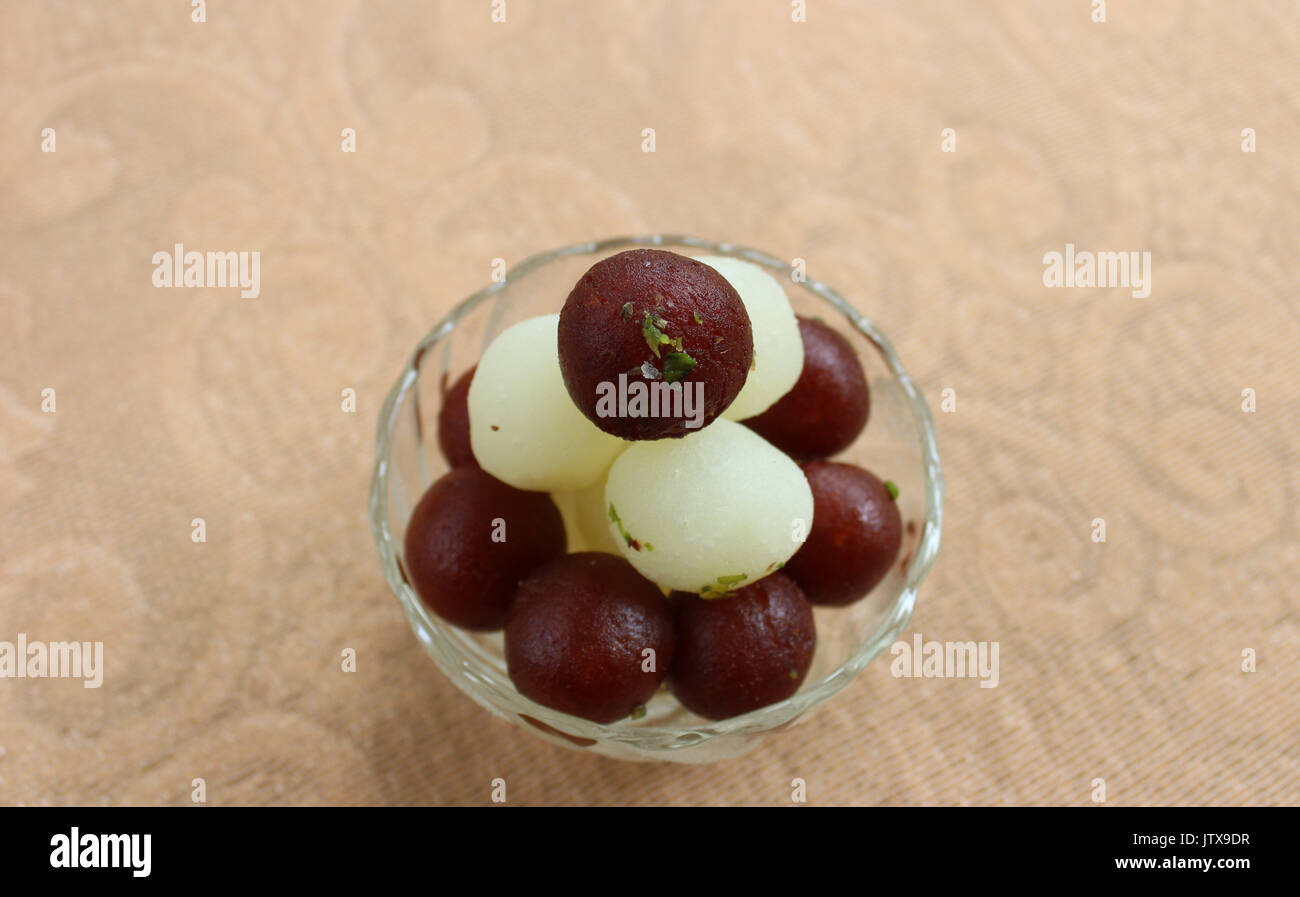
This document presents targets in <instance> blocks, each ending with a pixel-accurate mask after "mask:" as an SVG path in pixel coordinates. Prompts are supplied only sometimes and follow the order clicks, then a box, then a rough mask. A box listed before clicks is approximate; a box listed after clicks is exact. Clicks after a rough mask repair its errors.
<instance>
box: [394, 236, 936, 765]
mask: <svg viewBox="0 0 1300 897" xmlns="http://www.w3.org/2000/svg"><path fill="white" fill-rule="evenodd" d="M665 244H667V245H676V246H690V247H692V248H694V249H701V250H707V251H709V252H714V253H717V254H720V255H729V256H734V257H736V258H741V259H745V260H746V261H750V262H753V263H755V264H757V265H760V266H762V267H764V268H767V269H769V270H771V271H775V272H779V273H781V274H783V275H785V276H787V277H788V276H790V275H791V273H792V272H793V270H794V269H793V268H792V266H791V265H789V264H787V263H786V262H784V261H782V260H781V259H778V258H777V257H775V256H773V255H770V254H768V253H766V252H762V251H760V250H757V249H751V248H748V247H744V246H738V245H736V244H733V243H720V242H716V241H713V240H706V239H703V238H700V237H691V236H686V235H682V234H647V235H641V236H621V237H611V238H608V239H603V240H594V241H590V242H585V243H575V244H573V245H570V246H564V247H560V248H558V249H552V250H549V251H547V252H541V253H538V254H536V255H532V256H529V257H528V258H526V259H524V260H523V261H521V262H519V263H517V264H515V265H513V266H512V267H511V268H510V269H509V273H508V275H507V278H506V279H505V280H503V281H501V282H498V283H493V284H491V285H490V286H487V287H484V288H483V289H481V290H478V291H477V292H475V293H472V294H471V295H469V296H467V297H466V298H465V299H463V300H462V301H461V302H460V303H459V304H457V305H456V307H455V308H453V309H452V310H451V311H450V312H449V313H448V314H447V316H446V317H444V318H443V319H442V320H441V321H440V322H439V323H438V324H437V325H436V326H434V327H433V329H432V330H430V331H429V333H428V334H427V335H426V336H425V337H424V338H423V339H422V340H420V342H419V344H417V345H416V347H415V350H414V351H413V352H412V353H411V356H410V359H409V360H408V361H407V363H406V366H405V368H403V370H402V372H401V374H400V375H399V376H398V378H397V380H396V382H395V383H394V384H393V386H392V388H391V389H390V390H389V391H388V395H387V397H386V398H385V399H384V404H383V407H382V408H381V409H380V412H379V418H378V423H377V426H376V431H375V467H374V474H373V476H372V477H371V484H370V499H369V511H370V528H371V532H372V534H373V536H374V539H375V546H376V548H377V549H378V551H379V560H380V564H381V565H382V567H383V571H384V578H385V579H386V580H387V581H388V585H389V587H390V588H391V589H392V590H393V593H394V594H395V595H396V596H397V599H398V601H399V602H400V603H401V604H402V607H403V609H404V610H405V612H406V615H407V618H408V620H409V621H410V623H411V626H412V628H413V629H415V630H416V635H417V636H420V635H421V633H420V631H419V629H420V627H421V626H423V627H424V628H425V629H426V630H427V631H428V632H429V633H431V634H432V636H433V639H434V641H435V642H441V644H438V645H436V647H438V648H440V649H441V650H442V651H443V652H445V653H446V654H455V653H459V652H458V650H457V649H456V648H455V647H454V646H453V645H452V644H451V643H450V642H449V641H448V640H447V639H446V638H445V637H443V636H442V633H443V630H444V629H445V628H447V627H449V626H450V624H447V623H444V622H442V621H441V620H439V619H438V618H437V617H436V616H435V615H433V614H432V613H430V612H429V610H428V609H427V608H426V607H425V606H424V603H423V602H422V601H421V600H420V599H419V597H418V596H417V595H416V594H415V593H414V590H413V589H412V588H411V587H410V586H409V585H408V584H407V582H406V579H405V577H404V576H403V574H402V571H401V570H400V568H399V566H398V561H397V545H396V544H395V543H394V541H393V536H392V532H391V530H390V528H389V525H388V461H389V454H390V451H391V445H392V439H393V433H394V428H395V426H396V423H397V419H398V413H399V409H401V407H402V401H403V399H404V398H405V397H406V394H407V392H409V391H410V389H411V387H412V386H413V385H414V384H415V383H416V381H417V379H418V377H419V367H420V363H421V361H422V359H423V358H424V356H425V355H426V353H428V351H429V350H430V349H432V348H433V347H434V346H435V345H436V344H437V343H438V342H439V341H440V340H442V339H443V338H445V337H447V336H448V335H450V334H451V333H452V331H453V330H455V328H456V325H457V324H458V323H459V321H460V320H461V319H462V318H463V317H464V316H465V315H467V314H469V313H470V312H471V311H472V310H473V309H474V308H476V307H477V306H478V305H479V304H480V303H481V302H483V301H485V300H486V299H487V298H488V297H490V296H492V295H494V294H496V293H498V292H500V291H501V290H504V289H506V288H507V287H508V286H509V284H510V283H511V282H512V281H517V280H519V279H520V278H521V277H523V276H524V275H526V274H528V273H529V272H530V271H532V270H534V269H536V268H539V267H541V266H543V265H546V264H548V263H549V262H552V261H555V260H557V259H561V258H565V257H567V256H573V255H594V254H596V253H603V252H606V251H609V250H617V249H625V248H633V247H637V246H660V245H665ZM797 283H798V286H801V287H803V288H805V289H807V290H809V291H811V292H812V293H814V294H815V295H817V296H819V297H820V298H822V299H823V300H825V301H826V302H828V303H830V305H831V306H833V307H834V308H835V309H836V310H837V311H839V312H840V313H841V314H842V315H844V317H845V318H846V319H848V321H849V322H850V323H851V324H852V325H853V326H854V327H855V328H856V329H857V330H858V331H859V332H860V333H862V334H863V335H864V336H865V337H866V338H867V339H868V340H870V342H871V343H872V344H873V345H874V346H875V347H876V349H877V350H878V351H879V353H880V355H881V357H882V358H883V360H884V362H885V364H886V366H887V367H888V368H889V371H890V373H891V374H892V375H893V376H894V378H895V379H896V380H897V382H898V384H899V386H900V387H901V388H902V390H903V393H904V395H905V396H906V398H907V403H908V407H909V410H910V411H911V413H912V415H913V418H914V422H915V424H916V428H917V433H918V434H919V436H920V448H921V452H922V462H923V468H924V477H925V520H924V524H923V526H922V528H921V534H920V538H919V540H918V543H917V546H916V551H915V552H914V553H913V555H912V558H911V560H910V562H909V564H908V567H907V571H906V573H905V574H904V578H903V588H902V591H901V592H900V593H899V595H898V598H897V599H896V600H895V601H894V603H893V605H892V606H891V607H890V608H889V610H888V611H887V613H886V614H885V615H884V618H883V620H882V621H881V622H880V623H879V624H878V625H877V627H876V630H875V632H874V633H872V635H871V636H870V637H869V638H868V639H867V640H866V641H864V642H863V643H862V644H861V645H859V646H858V647H857V649H856V650H854V651H853V653H852V654H851V655H850V656H849V657H848V659H847V660H845V661H844V663H842V664H840V666H839V667H837V668H836V669H835V670H834V671H832V672H831V673H829V674H828V675H827V676H825V677H824V678H823V679H821V681H819V682H816V683H814V684H812V685H811V686H805V687H804V688H802V689H801V690H800V691H799V692H798V693H796V694H794V695H793V696H791V697H789V698H787V699H786V700H784V701H780V702H778V703H776V704H771V705H769V706H767V707H762V708H760V709H758V710H754V711H751V712H750V713H746V714H743V715H741V716H735V717H731V718H729V719H725V720H721V721H716V722H710V721H701V722H700V723H698V724H696V725H690V726H673V727H665V726H652V725H644V726H643V725H640V724H636V725H631V726H629V725H627V724H626V722H625V721H620V722H618V723H612V724H608V725H605V724H600V723H594V722H591V721H589V720H584V719H581V718H579V717H575V716H570V715H568V714H565V713H560V712H558V711H555V710H551V709H550V708H548V707H543V706H541V705H540V704H536V703H534V702H532V701H530V700H529V699H527V698H525V697H524V696H523V695H520V694H518V693H515V694H514V695H513V697H514V698H515V699H516V700H513V701H505V700H504V699H503V698H502V696H500V695H497V694H494V693H493V692H492V690H490V689H488V690H485V689H482V688H481V687H478V686H479V683H478V680H477V679H475V677H474V676H473V675H472V674H470V673H469V672H468V671H463V672H465V675H466V680H467V681H461V679H459V678H458V677H456V676H454V675H452V673H451V670H450V669H448V668H447V665H446V664H444V663H441V662H440V665H442V666H443V669H444V672H447V673H448V675H449V676H451V678H452V679H453V681H455V682H456V684H457V685H458V686H460V688H461V689H462V690H464V691H466V692H467V693H468V694H470V696H471V697H474V698H475V700H477V701H479V702H483V701H484V700H487V701H488V702H489V703H490V704H491V705H492V706H493V707H494V708H495V709H496V710H497V712H499V713H501V714H503V715H504V716H506V717H507V718H510V719H513V720H517V719H518V717H519V715H520V714H522V713H527V715H528V716H531V717H533V718H534V719H536V720H539V721H541V722H543V723H546V724H548V725H550V726H555V727H558V728H560V729H561V730H562V731H563V732H566V733H569V734H570V735H572V736H576V737H579V738H589V739H593V740H596V741H601V742H624V743H628V744H632V745H635V746H636V747H638V748H640V749H643V750H644V749H646V748H647V747H648V746H649V745H653V744H656V743H657V744H659V745H662V746H663V747H664V748H682V747H689V746H694V745H698V744H700V743H701V742H702V741H704V740H706V739H710V738H715V737H718V736H720V735H728V734H742V733H756V732H762V731H767V730H769V729H772V728H774V727H776V726H777V725H781V724H782V723H785V722H789V721H791V720H793V719H795V718H797V717H798V716H800V715H802V714H803V713H805V712H806V711H807V710H809V709H810V708H812V707H814V706H816V705H817V704H820V703H821V702H822V701H825V700H827V699H828V698H830V697H831V696H833V695H835V694H836V693H838V692H839V691H840V690H841V689H843V688H844V687H845V686H847V685H848V684H849V682H850V681H852V679H853V677H854V676H856V675H857V674H858V673H859V672H861V671H862V669H863V668H864V667H865V666H866V665H867V664H868V663H869V662H870V661H871V660H872V659H873V658H875V657H876V655H878V654H879V653H880V652H881V651H882V650H883V649H884V648H885V646H887V645H889V644H891V643H893V641H894V640H895V639H896V638H897V637H898V635H899V633H901V632H902V630H903V628H904V627H905V626H906V625H907V622H908V620H909V619H910V618H911V615H912V609H913V607H914V606H915V603H916V595H917V591H918V590H919V588H920V585H921V582H922V581H923V580H924V579H925V576H926V574H927V573H928V572H929V570H930V567H931V566H932V565H933V563H934V559H935V556H936V555H937V554H938V551H939V541H940V531H941V526H942V522H943V496H944V483H943V469H942V467H941V466H940V463H939V449H938V445H937V443H936V440H935V430H934V418H933V417H932V415H931V413H930V409H929V406H928V405H927V404H926V402H925V399H924V398H923V397H922V396H921V394H920V393H919V392H918V390H917V388H916V385H915V384H914V383H913V382H912V379H911V378H910V377H909V376H908V375H907V372H906V371H905V370H904V369H903V365H902V362H901V361H900V360H899V358H898V356H897V354H896V353H895V352H894V347H893V346H892V345H891V344H890V342H889V340H888V339H887V338H886V337H885V335H884V334H883V333H881V332H880V331H879V330H878V329H877V328H876V326H875V325H874V324H873V323H872V322H871V321H870V319H868V318H867V317H866V316H865V315H863V314H862V313H861V312H859V311H858V310H857V309H856V308H854V307H853V306H852V305H851V304H850V303H849V302H848V300H846V299H845V298H844V297H843V296H841V295H840V294H839V293H838V292H836V291H835V290H833V289H831V288H830V287H828V286H827V285H826V284H824V283H821V282H820V281H817V280H815V279H813V278H811V277H808V278H806V279H805V280H803V281H801V282H797ZM428 647H430V646H428V645H426V648H428ZM435 659H437V658H435Z"/></svg>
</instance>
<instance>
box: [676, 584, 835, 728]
mask: <svg viewBox="0 0 1300 897" xmlns="http://www.w3.org/2000/svg"><path fill="white" fill-rule="evenodd" d="M671 600H672V606H673V611H674V625H675V630H674V631H675V633H676V639H677V640H676V645H675V652H674V656H673V666H672V678H671V679H670V680H669V686H670V687H671V688H672V690H673V694H675V695H676V696H677V699H678V700H679V701H681V702H682V704H683V705H684V706H685V707H686V708H687V709H688V710H691V711H692V712H694V713H698V714H699V715H700V716H703V717H706V718H708V719H726V718H727V717H731V716H738V715H739V714H742V713H748V712H749V711H751V710H757V709H758V708H759V707H766V706H767V705H768V704H775V703H776V702H777V701H783V700H785V699H786V698H788V697H790V695H792V694H794V693H795V692H796V691H798V690H799V685H800V683H802V682H803V680H804V676H806V675H807V674H808V667H809V665H810V664H811V663H812V657H813V649H814V648H815V647H816V644H817V632H816V629H815V627H814V625H813V614H812V605H810V604H809V603H808V599H807V598H806V597H804V594H803V591H802V590H801V589H800V588H799V586H798V585H797V584H796V583H795V582H794V581H793V580H791V579H790V578H789V577H787V576H784V575H782V574H781V573H773V574H771V575H770V576H766V577H764V578H763V579H760V580H759V581H758V582H756V583H753V584H752V585H748V586H745V587H744V588H743V589H737V590H736V591H735V592H734V593H732V594H731V595H728V596H726V597H724V598H715V599H705V598H701V597H699V596H698V595H692V594H689V593H687V592H673V593H672V596H671Z"/></svg>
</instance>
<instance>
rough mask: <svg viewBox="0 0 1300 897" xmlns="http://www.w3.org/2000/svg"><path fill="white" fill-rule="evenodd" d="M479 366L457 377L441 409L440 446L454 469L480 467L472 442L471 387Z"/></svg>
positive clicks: (443, 454) (439, 412)
mask: <svg viewBox="0 0 1300 897" xmlns="http://www.w3.org/2000/svg"><path fill="white" fill-rule="evenodd" d="M477 368H478V365H475V366H474V367H472V368H470V369H469V370H468V371H466V372H465V373H463V374H461V375H460V376H459V377H458V378H456V382H455V383H453V384H452V385H451V389H449V390H447V391H446V392H445V393H443V397H442V408H440V409H439V410H438V447H439V448H440V449H442V456H443V457H444V458H446V459H447V464H448V465H449V466H451V467H478V466H479V465H478V461H477V460H476V459H475V458H474V449H473V448H472V447H471V446H470V442H469V384H470V381H472V380H473V379H474V371H475V370H476V369H477Z"/></svg>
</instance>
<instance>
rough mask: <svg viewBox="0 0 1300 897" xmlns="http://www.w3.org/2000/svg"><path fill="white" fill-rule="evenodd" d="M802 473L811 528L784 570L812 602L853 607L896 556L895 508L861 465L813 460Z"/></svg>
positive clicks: (899, 533) (898, 528) (898, 524)
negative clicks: (810, 497) (810, 498)
mask: <svg viewBox="0 0 1300 897" xmlns="http://www.w3.org/2000/svg"><path fill="white" fill-rule="evenodd" d="M803 472H804V476H806V477H807V478H808V485H809V486H810V487H811V488H812V494H813V525H812V529H811V530H810V531H809V533H808V539H807V540H806V541H805V542H804V544H803V547H801V548H800V549H799V550H798V551H797V552H795V555H794V557H792V558H790V560H789V561H788V562H787V563H786V565H785V568H784V570H783V572H784V573H785V574H786V575H787V576H789V577H790V578H791V579H793V580H794V581H795V582H797V583H799V585H800V586H802V587H803V590H804V593H805V594H806V595H807V596H808V600H809V601H811V602H812V603H814V604H834V605H843V604H852V603H853V602H854V601H857V600H858V599H859V598H862V597H863V596H864V595H866V594H867V593H868V592H870V591H871V590H872V589H873V588H875V586H876V584H877V583H878V582H880V580H881V579H883V578H884V576H885V574H886V573H887V572H889V566H890V564H892V563H893V562H894V558H895V557H897V556H898V547H899V545H901V544H902V540H903V524H902V518H901V517H900V515H899V513H898V504H897V503H896V502H895V501H894V499H893V498H892V497H891V496H890V494H889V490H888V489H886V488H885V484H884V483H883V482H882V481H881V480H880V479H879V478H878V477H876V476H875V474H872V473H870V472H869V471H866V470H863V469H862V468H861V467H855V466H853V465H852V464H840V463H837V462H834V461H813V462H810V463H808V464H806V465H804V468H803Z"/></svg>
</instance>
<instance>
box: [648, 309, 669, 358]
mask: <svg viewBox="0 0 1300 897" xmlns="http://www.w3.org/2000/svg"><path fill="white" fill-rule="evenodd" d="M657 320H658V321H661V322H662V321H663V318H658V319H657ZM655 321H656V319H655V318H652V317H651V316H650V312H646V313H645V320H643V321H642V322H641V335H642V336H644V337H645V342H646V345H647V346H649V347H650V351H651V352H653V353H655V358H659V357H660V356H659V347H660V346H662V345H664V344H666V343H668V342H670V340H669V339H668V337H667V336H665V335H664V332H663V330H661V329H660V328H659V325H658V324H656V323H655Z"/></svg>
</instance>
